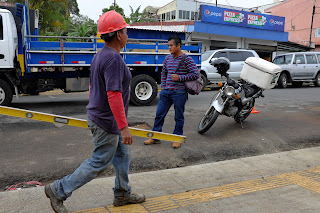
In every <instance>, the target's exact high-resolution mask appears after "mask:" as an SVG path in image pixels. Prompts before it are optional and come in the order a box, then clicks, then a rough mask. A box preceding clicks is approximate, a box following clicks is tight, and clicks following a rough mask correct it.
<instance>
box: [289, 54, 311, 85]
mask: <svg viewBox="0 0 320 213" xmlns="http://www.w3.org/2000/svg"><path fill="white" fill-rule="evenodd" d="M307 76H308V71H307V69H306V60H305V58H304V54H296V55H295V57H294V60H293V65H292V78H293V79H292V80H300V79H305V78H306V77H307Z"/></svg>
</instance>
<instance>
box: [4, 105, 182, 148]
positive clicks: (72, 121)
mask: <svg viewBox="0 0 320 213" xmlns="http://www.w3.org/2000/svg"><path fill="white" fill-rule="evenodd" d="M0 114H2V115H7V116H13V117H19V118H27V119H30V120H37V121H44V122H50V123H58V124H64V125H69V126H75V127H82V128H88V126H87V120H84V119H78V118H71V117H66V116H60V115H53V114H47V113H41V112H35V111H30V110H24V109H17V108H12V107H5V106H0ZM129 129H130V132H131V134H132V135H134V136H137V137H143V138H153V139H159V140H165V141H171V142H179V143H184V142H185V140H186V138H187V137H186V136H183V135H175V134H169V133H163V132H156V131H149V130H144V129H138V128H133V127H129Z"/></svg>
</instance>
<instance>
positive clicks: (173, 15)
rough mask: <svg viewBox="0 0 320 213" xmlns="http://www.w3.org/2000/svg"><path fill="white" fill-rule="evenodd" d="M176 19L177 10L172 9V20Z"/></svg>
mask: <svg viewBox="0 0 320 213" xmlns="http://www.w3.org/2000/svg"><path fill="white" fill-rule="evenodd" d="M175 19H176V11H175V10H174V11H171V20H175Z"/></svg>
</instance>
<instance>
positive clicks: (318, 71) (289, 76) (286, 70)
mask: <svg viewBox="0 0 320 213" xmlns="http://www.w3.org/2000/svg"><path fill="white" fill-rule="evenodd" d="M273 63H274V64H277V65H278V66H280V67H281V69H282V72H281V74H280V77H279V80H278V86H279V87H281V88H286V87H287V86H288V83H292V85H293V86H294V87H301V86H302V84H303V82H313V83H314V85H315V86H317V87H319V86H320V52H295V53H287V54H281V55H278V56H276V57H275V58H274V60H273Z"/></svg>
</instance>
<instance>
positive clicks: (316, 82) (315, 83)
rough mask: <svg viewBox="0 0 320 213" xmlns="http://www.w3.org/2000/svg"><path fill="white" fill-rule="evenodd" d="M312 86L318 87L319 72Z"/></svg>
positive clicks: (319, 85)
mask: <svg viewBox="0 0 320 213" xmlns="http://www.w3.org/2000/svg"><path fill="white" fill-rule="evenodd" d="M314 85H315V86H316V87H320V72H319V73H318V74H317V76H316V79H315V81H314Z"/></svg>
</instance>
